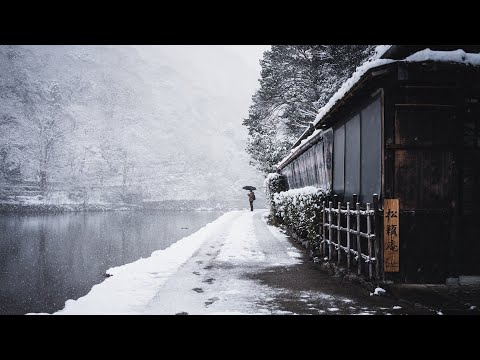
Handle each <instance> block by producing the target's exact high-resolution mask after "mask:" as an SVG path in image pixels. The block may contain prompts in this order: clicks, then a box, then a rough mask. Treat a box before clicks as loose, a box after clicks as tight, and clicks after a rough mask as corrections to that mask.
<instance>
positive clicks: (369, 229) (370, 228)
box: [367, 203, 373, 279]
mask: <svg viewBox="0 0 480 360" xmlns="http://www.w3.org/2000/svg"><path fill="white" fill-rule="evenodd" d="M369 211H370V203H367V235H368V236H370V234H371V232H372V223H371V219H370V214H369ZM367 240H368V277H369V278H370V279H371V278H372V277H373V264H372V261H371V260H372V255H373V254H372V239H370V237H369V238H368V239H367Z"/></svg>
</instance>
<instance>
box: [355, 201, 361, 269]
mask: <svg viewBox="0 0 480 360" xmlns="http://www.w3.org/2000/svg"><path fill="white" fill-rule="evenodd" d="M356 210H357V211H356V213H357V256H358V260H357V261H358V262H357V264H358V274H359V275H360V274H361V273H362V246H361V244H360V203H358V202H357V204H356Z"/></svg>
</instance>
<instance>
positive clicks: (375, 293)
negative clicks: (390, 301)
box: [371, 287, 386, 296]
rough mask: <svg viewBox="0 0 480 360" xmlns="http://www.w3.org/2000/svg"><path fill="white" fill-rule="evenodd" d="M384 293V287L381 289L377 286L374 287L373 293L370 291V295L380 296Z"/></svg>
mask: <svg viewBox="0 0 480 360" xmlns="http://www.w3.org/2000/svg"><path fill="white" fill-rule="evenodd" d="M385 293H386V291H385V290H384V289H382V288H381V287H377V288H375V291H374V292H373V293H371V295H377V296H380V295H383V294H385Z"/></svg>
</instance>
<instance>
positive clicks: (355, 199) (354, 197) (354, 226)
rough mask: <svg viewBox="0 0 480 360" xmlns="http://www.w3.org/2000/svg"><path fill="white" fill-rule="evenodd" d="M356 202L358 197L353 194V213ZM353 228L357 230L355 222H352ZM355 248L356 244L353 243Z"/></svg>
mask: <svg viewBox="0 0 480 360" xmlns="http://www.w3.org/2000/svg"><path fill="white" fill-rule="evenodd" d="M357 202H358V195H357V194H353V196H352V211H353V212H354V213H355V204H356V203H357ZM353 228H354V230H357V228H356V222H355V220H354V222H353ZM355 246H357V244H356V243H355V244H354V246H353V247H355Z"/></svg>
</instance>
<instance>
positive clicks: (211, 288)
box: [56, 210, 401, 314]
mask: <svg viewBox="0 0 480 360" xmlns="http://www.w3.org/2000/svg"><path fill="white" fill-rule="evenodd" d="M267 214H268V212H267V211H266V210H255V211H254V212H250V211H247V210H244V211H232V212H229V213H226V214H224V215H222V216H221V217H220V218H218V219H217V220H215V221H214V222H212V223H210V224H208V225H207V226H205V227H204V228H202V229H200V230H199V231H197V232H196V233H194V234H192V235H190V236H188V237H186V238H183V239H182V240H180V241H178V242H176V243H175V244H173V245H172V246H170V247H169V248H167V249H165V250H161V251H156V252H154V253H153V254H152V256H151V257H149V258H146V259H140V260H138V261H136V262H134V263H131V264H127V265H124V266H120V267H117V268H113V269H110V270H109V271H108V274H111V275H112V276H111V277H109V278H107V279H105V281H104V282H103V283H101V284H98V285H95V286H94V287H93V288H92V290H91V291H90V292H89V293H88V294H87V295H86V296H84V297H82V298H80V299H78V300H69V301H67V302H66V306H65V308H64V309H63V310H60V311H58V312H57V313H56V314H292V313H310V314H325V313H326V314H328V313H330V314H335V313H350V314H352V313H353V314H359V313H360V314H373V313H379V311H380V312H381V313H398V312H399V310H400V309H401V307H398V306H394V305H395V304H393V303H391V304H390V303H389V304H386V305H385V304H383V305H384V306H383V307H380V305H382V304H375V301H373V304H371V303H368V301H367V300H369V299H368V294H363V295H361V296H360V297H362V299H361V300H360V301H358V299H357V298H358V296H357V298H355V296H354V298H353V299H352V298H350V297H349V296H348V291H344V290H342V289H340V290H339V289H337V288H338V287H339V286H338V284H337V283H334V282H332V280H328V278H327V277H325V275H320V273H321V272H319V271H317V270H315V273H314V274H313V275H312V274H308V272H309V271H310V270H309V269H307V272H305V273H303V271H304V270H303V269H300V268H298V267H299V266H305V265H306V264H304V260H302V259H303V257H304V255H303V254H302V252H301V251H299V250H297V249H296V248H295V247H294V246H293V245H292V244H291V242H290V241H289V240H288V238H287V237H286V236H285V235H284V234H283V233H282V232H281V231H280V230H279V229H278V228H275V227H272V226H269V225H267V224H266V218H265V217H266V215H267ZM302 264H303V265H302ZM327 276H328V275H327ZM308 277H309V278H310V280H308V281H306V278H308ZM312 279H313V281H312ZM317 279H318V281H317ZM322 279H323V280H322ZM322 281H323V283H324V285H325V286H324V287H325V288H322V284H321V282H322ZM312 284H313V286H312ZM361 291H363V292H365V293H366V291H364V290H361ZM354 295H355V294H354ZM357 295H358V294H357ZM364 295H365V296H364ZM379 300H380V299H379ZM372 305H373V306H374V307H372ZM375 305H376V306H375Z"/></svg>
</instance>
